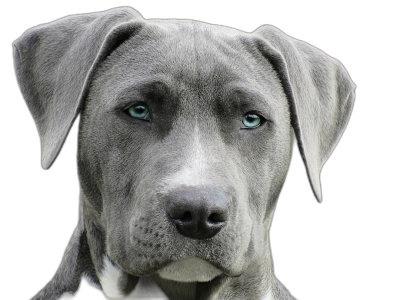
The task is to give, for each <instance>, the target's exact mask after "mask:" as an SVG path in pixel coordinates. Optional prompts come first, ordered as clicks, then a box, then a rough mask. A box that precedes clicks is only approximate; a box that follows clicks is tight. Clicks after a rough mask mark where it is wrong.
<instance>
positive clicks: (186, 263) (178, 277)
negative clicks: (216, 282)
mask: <svg viewBox="0 0 400 300" xmlns="http://www.w3.org/2000/svg"><path fill="white" fill-rule="evenodd" d="M158 274H159V275H160V276H161V277H162V278H164V279H169V280H174V281H180V282H207V281H211V280H213V279H214V278H215V277H217V276H219V275H221V274H222V272H221V271H220V270H218V269H217V268H216V267H214V266H213V265H212V264H210V263H208V262H207V261H205V260H203V259H200V258H198V257H190V258H185V259H182V260H178V261H175V262H173V263H170V264H169V265H167V266H165V267H164V268H162V269H161V270H159V271H158Z"/></svg>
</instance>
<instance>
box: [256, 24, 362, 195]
mask: <svg viewBox="0 0 400 300" xmlns="http://www.w3.org/2000/svg"><path fill="white" fill-rule="evenodd" d="M254 35H255V36H254ZM253 38H254V40H255V43H256V46H257V48H258V50H259V51H260V52H261V53H262V54H263V55H264V57H265V58H266V59H268V61H269V62H270V63H271V64H272V66H273V68H274V69H275V71H276V72H277V74H278V76H279V79H280V80H281V83H282V86H283V89H284V91H285V94H286V96H287V99H288V101H289V104H290V110H291V122H292V126H293V129H294V131H295V135H296V138H297V144H298V147H299V149H300V152H301V156H302V158H303V161H304V164H305V166H306V169H307V174H308V178H309V180H310V183H311V187H312V189H313V191H314V195H315V197H316V198H317V200H318V201H319V202H321V201H322V191H321V182H320V173H321V169H322V167H323V165H324V163H325V162H326V161H327V160H328V158H329V156H330V155H331V154H332V152H333V150H334V149H335V147H336V145H337V143H338V142H339V140H340V138H341V136H342V134H343V132H344V130H345V129H346V126H347V123H348V121H349V119H350V115H351V111H352V109H353V105H354V100H355V93H354V90H355V87H356V86H355V84H354V83H353V81H352V80H351V78H350V76H349V74H348V73H347V71H346V69H345V68H344V67H343V65H342V64H341V63H340V62H339V61H337V60H335V59H334V58H332V57H330V56H329V55H327V54H326V53H324V52H322V51H321V50H319V49H317V48H315V47H313V46H311V45H309V44H307V43H305V42H303V41H300V40H296V39H294V38H292V37H290V36H288V35H286V34H285V33H283V32H282V31H280V30H278V29H277V28H275V27H273V26H269V25H264V26H261V27H259V28H258V29H257V30H256V31H254V32H253Z"/></svg>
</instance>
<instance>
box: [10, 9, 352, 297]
mask: <svg viewBox="0 0 400 300" xmlns="http://www.w3.org/2000/svg"><path fill="white" fill-rule="evenodd" d="M13 46H14V64H15V70H16V75H17V79H18V83H19V86H20V88H21V91H22V94H23V97H24V99H25V101H26V103H27V105H28V107H29V109H30V111H31V113H32V115H33V118H34V120H35V122H36V125H37V128H38V131H39V136H40V139H41V145H42V166H43V168H44V169H48V168H49V167H50V166H51V164H52V163H53V162H54V160H55V159H56V157H57V155H58V153H59V151H60V149H61V147H62V145H63V143H64V140H65V138H66V136H67V134H68V131H69V129H70V128H71V126H72V124H73V122H74V120H75V118H76V117H77V115H78V114H80V116H81V117H80V126H79V149H78V170H79V182H80V188H81V196H80V215H79V223H78V225H77V228H76V230H75V231H74V233H73V235H72V238H71V240H70V243H69V245H68V248H67V250H66V252H65V254H64V257H63V259H62V262H61V265H60V266H59V268H58V270H57V272H56V274H55V275H54V277H53V279H51V280H50V282H49V283H48V284H47V285H46V286H45V287H44V288H43V289H42V290H41V291H40V292H39V293H38V294H37V295H36V296H34V297H33V299H37V300H38V299H42V300H45V299H58V298H59V297H61V296H62V295H63V294H64V293H74V292H75V291H76V290H77V289H78V286H79V282H80V280H81V277H82V275H85V276H87V277H88V278H89V279H90V280H91V281H92V282H94V283H95V284H96V285H98V287H99V288H100V289H102V290H103V292H104V293H105V295H106V296H108V297H109V298H123V297H124V296H126V295H128V294H133V295H137V296H138V297H139V296H140V293H144V292H146V293H147V295H149V297H150V294H151V293H153V296H152V297H157V296H158V297H160V298H164V299H167V298H168V299H179V300H182V299H189V300H190V299H201V300H208V299H218V300H223V299H274V300H278V299H279V300H287V299H294V298H293V296H291V295H290V293H289V292H288V290H287V289H286V288H285V287H284V286H283V285H282V284H281V283H280V282H279V281H278V279H277V278H276V277H275V275H274V269H273V262H272V256H271V250H270V242H269V229H270V226H271V222H272V217H273V213H274V209H275V206H276V202H277V199H278V196H279V193H280V190H281V188H282V185H283V183H284V181H285V177H286V174H287V171H288V167H289V163H290V159H291V151H292V145H293V140H294V139H295V138H296V139H297V142H298V145H299V149H300V151H301V155H302V158H303V161H304V164H305V166H306V170H307V174H308V178H309V180H310V184H311V187H312V189H313V191H314V194H315V197H316V198H317V200H318V201H321V200H322V193H321V185H320V180H319V178H320V171H321V168H322V166H323V164H324V163H325V161H326V160H327V159H328V158H329V156H330V155H331V153H332V151H333V149H334V148H335V146H336V144H337V143H338V141H339V139H340V137H341V136H342V134H343V132H344V130H345V127H346V125H347V123H348V121H349V118H350V114H351V110H352V107H353V104H354V97H355V96H354V89H355V85H354V83H353V82H352V81H351V79H350V77H349V75H348V73H347V71H346V70H345V68H344V67H343V66H342V65H341V63H340V62H339V61H337V60H335V59H333V58H332V57H330V56H328V55H327V54H325V53H324V52H322V51H321V50H319V49H317V48H315V47H313V46H311V45H309V44H307V43H305V42H302V41H299V40H296V39H294V38H292V37H290V36H287V35H286V34H285V33H283V32H281V31H280V30H278V29H277V28H275V27H273V26H266V25H265V26H261V27H259V28H258V29H257V30H255V31H254V32H252V33H245V32H242V31H239V30H236V29H233V28H229V27H223V26H217V25H210V24H207V23H202V22H198V21H191V20H158V19H153V20H145V19H143V18H142V17H141V15H140V14H139V13H138V12H136V11H135V10H133V9H131V8H117V9H112V10H108V11H105V12H100V13H92V14H84V15H74V16H68V17H66V18H63V19H59V20H57V21H55V22H52V23H48V24H44V25H40V26H37V27H34V28H32V29H29V30H28V31H26V32H25V33H24V34H23V35H22V36H21V37H20V38H19V39H17V40H16V41H15V43H14V45H13Z"/></svg>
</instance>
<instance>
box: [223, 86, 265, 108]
mask: <svg viewBox="0 0 400 300" xmlns="http://www.w3.org/2000/svg"><path fill="white" fill-rule="evenodd" d="M224 94H225V95H226V97H227V98H228V99H227V100H228V101H229V102H230V103H232V102H234V103H235V106H237V107H240V108H241V109H243V110H251V109H257V108H260V107H261V108H262V110H263V111H272V110H273V107H272V105H271V104H270V103H269V102H270V101H268V97H266V96H265V95H264V94H263V93H261V92H260V91H259V90H258V89H257V88H255V87H253V86H251V85H250V84H248V83H243V82H236V83H233V84H228V85H227V86H226V87H225V89H224Z"/></svg>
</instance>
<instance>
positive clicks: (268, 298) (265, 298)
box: [262, 290, 275, 300]
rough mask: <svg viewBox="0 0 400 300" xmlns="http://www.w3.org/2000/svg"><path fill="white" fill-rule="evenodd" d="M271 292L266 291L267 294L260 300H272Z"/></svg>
mask: <svg viewBox="0 0 400 300" xmlns="http://www.w3.org/2000/svg"><path fill="white" fill-rule="evenodd" d="M274 299H275V298H274V297H273V295H272V292H271V290H268V292H267V294H266V295H265V296H264V297H263V298H262V300H274Z"/></svg>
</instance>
